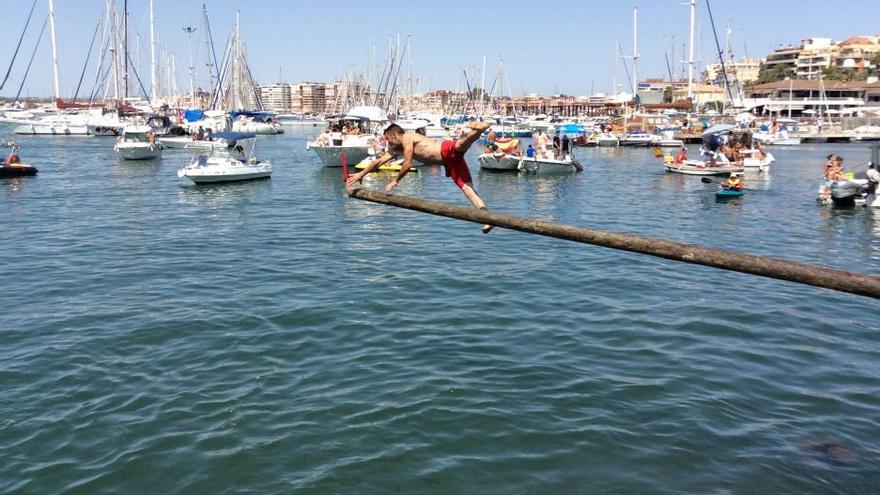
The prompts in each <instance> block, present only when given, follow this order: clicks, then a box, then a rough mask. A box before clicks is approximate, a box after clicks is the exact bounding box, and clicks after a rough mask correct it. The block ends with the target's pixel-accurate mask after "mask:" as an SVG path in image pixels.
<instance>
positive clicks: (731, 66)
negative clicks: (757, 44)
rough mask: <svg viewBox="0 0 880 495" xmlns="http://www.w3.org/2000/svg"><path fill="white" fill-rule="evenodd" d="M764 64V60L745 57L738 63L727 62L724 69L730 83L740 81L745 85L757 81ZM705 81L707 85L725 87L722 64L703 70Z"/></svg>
mask: <svg viewBox="0 0 880 495" xmlns="http://www.w3.org/2000/svg"><path fill="white" fill-rule="evenodd" d="M762 62H763V61H762V60H759V59H755V58H750V57H745V58H743V59H742V60H740V61H737V62H725V63H724V68H725V69H727V79H728V81H730V82H734V81H739V82H741V83H744V84H747V83H751V82H755V81H757V80H758V74H759V73H760V71H761V63H762ZM703 80H704V81H705V82H706V83H707V84H714V85H716V86H722V85H724V74H723V73H722V72H721V64H720V63H717V62H716V63H714V64H709V65H707V66H706V68H705V69H704V70H703Z"/></svg>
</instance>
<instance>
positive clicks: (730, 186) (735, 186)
mask: <svg viewBox="0 0 880 495" xmlns="http://www.w3.org/2000/svg"><path fill="white" fill-rule="evenodd" d="M721 187H722V188H723V189H726V190H732V191H742V190H743V182H742V180H741V179H740V178H739V175H736V174H730V177H728V178H727V180H726V181H725V182H724V184H721Z"/></svg>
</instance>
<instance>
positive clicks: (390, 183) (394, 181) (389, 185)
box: [385, 179, 397, 194]
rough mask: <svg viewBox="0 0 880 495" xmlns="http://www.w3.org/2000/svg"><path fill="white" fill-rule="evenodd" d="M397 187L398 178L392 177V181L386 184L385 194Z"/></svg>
mask: <svg viewBox="0 0 880 495" xmlns="http://www.w3.org/2000/svg"><path fill="white" fill-rule="evenodd" d="M395 187H397V179H391V182H389V183H388V185H387V186H385V194H388V193H390V192H391V190H392V189H394V188H395Z"/></svg>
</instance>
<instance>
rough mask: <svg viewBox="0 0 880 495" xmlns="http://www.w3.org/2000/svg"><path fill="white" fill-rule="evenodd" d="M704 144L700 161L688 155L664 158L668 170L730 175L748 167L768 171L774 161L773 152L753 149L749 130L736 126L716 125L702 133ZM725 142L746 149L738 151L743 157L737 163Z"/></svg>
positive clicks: (696, 173) (685, 172)
mask: <svg viewBox="0 0 880 495" xmlns="http://www.w3.org/2000/svg"><path fill="white" fill-rule="evenodd" d="M702 138H703V145H702V147H701V148H700V156H701V157H703V158H702V159H699V160H689V159H687V158H686V157H684V156H681V157H677V158H675V159H671V157H664V162H663V166H664V168H665V169H666V171H667V172H672V173H678V174H685V175H720V176H725V175H730V174H733V173H742V172H745V170H746V169H749V170H752V171H759V172H764V171H766V170H767V169H768V168H769V167H770V165H771V164H772V163H773V161H774V158H773V155H771V154H770V153H766V152H764V151H762V150H760V149H753V148H751V145H752V136H751V133H750V132H748V131H747V130H742V129H739V128H737V127H736V126H733V125H727V124H718V125H714V126H712V127H710V128H708V129H706V130H705V131H703V134H702ZM725 143H740V144H742V145H743V147H744V149H742V150H740V151H738V152H737V153H739V154H740V155H742V156H743V158H742V159H740V160H738V161H736V162H733V161H731V160H730V159H729V158H728V157H727V156H726V155H725V154H724V153H722V152H721V147H722V146H723V145H724V144H725Z"/></svg>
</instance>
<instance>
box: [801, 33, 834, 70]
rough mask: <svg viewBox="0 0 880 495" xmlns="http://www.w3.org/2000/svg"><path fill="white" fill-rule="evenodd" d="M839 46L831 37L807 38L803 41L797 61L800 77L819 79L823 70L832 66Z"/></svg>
mask: <svg viewBox="0 0 880 495" xmlns="http://www.w3.org/2000/svg"><path fill="white" fill-rule="evenodd" d="M837 51H838V47H837V45H836V44H835V43H834V41H832V40H831V38H807V39H805V40H803V41H802V42H801V51H800V53H798V57H797V61H796V62H795V76H796V77H797V78H798V79H819V76H820V75H821V74H822V70H823V69H825V68H827V67H831V63H832V62H833V61H834V59H835V58H836V57H837Z"/></svg>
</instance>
